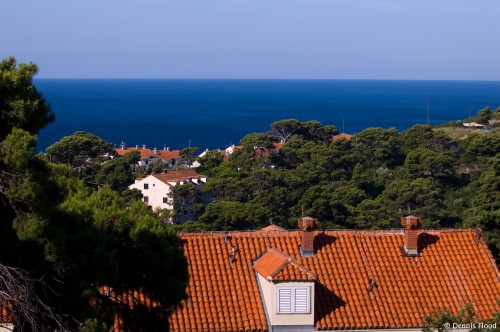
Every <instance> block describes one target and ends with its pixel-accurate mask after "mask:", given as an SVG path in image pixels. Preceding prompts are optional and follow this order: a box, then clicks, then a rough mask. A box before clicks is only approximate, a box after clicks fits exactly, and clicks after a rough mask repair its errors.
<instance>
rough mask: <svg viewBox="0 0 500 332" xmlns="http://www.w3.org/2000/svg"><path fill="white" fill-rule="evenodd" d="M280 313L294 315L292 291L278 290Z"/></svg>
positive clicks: (288, 289)
mask: <svg viewBox="0 0 500 332" xmlns="http://www.w3.org/2000/svg"><path fill="white" fill-rule="evenodd" d="M278 312H279V313H292V289H291V288H278Z"/></svg>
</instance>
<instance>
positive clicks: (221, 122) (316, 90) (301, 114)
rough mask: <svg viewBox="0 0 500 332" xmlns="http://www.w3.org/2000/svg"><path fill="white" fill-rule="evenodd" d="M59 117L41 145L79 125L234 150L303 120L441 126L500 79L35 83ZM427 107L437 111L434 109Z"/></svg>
mask: <svg viewBox="0 0 500 332" xmlns="http://www.w3.org/2000/svg"><path fill="white" fill-rule="evenodd" d="M34 82H35V85H36V86H37V88H38V89H39V90H40V91H41V92H42V93H43V95H44V97H45V98H46V100H47V101H48V103H49V104H50V105H51V107H52V110H53V112H54V113H55V115H56V121H55V122H54V123H52V124H50V125H48V126H47V127H46V128H44V129H42V131H41V132H40V133H39V139H38V148H37V150H38V151H44V150H45V149H46V148H47V147H48V146H49V145H51V144H53V143H55V142H57V141H59V140H60V139H62V138H63V137H64V136H67V135H71V134H72V133H74V132H75V131H85V132H90V133H93V134H95V135H97V136H99V137H101V138H102V139H104V140H106V141H108V142H111V143H113V144H115V145H116V146H117V147H118V146H119V145H120V143H121V142H124V143H125V144H126V145H127V146H136V145H141V146H142V145H146V146H148V147H149V148H154V147H157V148H158V149H161V148H163V147H165V146H166V147H170V148H172V149H182V148H184V147H187V146H197V147H199V148H200V149H202V150H204V149H216V148H225V147H227V146H229V145H231V144H238V143H239V141H240V139H241V138H243V137H244V136H245V135H246V134H249V133H253V132H266V131H268V130H269V129H270V125H271V123H273V122H275V121H278V120H281V119H289V118H296V119H299V120H300V121H308V120H318V121H320V122H321V123H323V124H325V125H335V126H336V127H337V128H338V129H339V130H340V131H341V132H346V133H350V134H353V133H357V132H360V131H362V130H363V129H365V128H368V127H382V128H386V129H387V128H391V127H395V128H396V129H397V130H399V131H402V130H405V129H407V128H410V127H411V126H413V125H415V124H420V123H426V122H427V110H428V114H429V119H430V123H431V124H433V125H437V124H442V123H445V122H448V121H453V120H459V119H465V118H467V117H468V116H470V115H476V114H477V110H478V109H481V108H483V107H485V106H490V107H491V108H492V109H496V108H497V107H498V106H500V81H391V80H387V81H386V80H381V81H377V80H168V79H165V80H158V79H156V80H149V79H130V80H124V79H119V80H114V79H35V81H34ZM427 104H428V108H427Z"/></svg>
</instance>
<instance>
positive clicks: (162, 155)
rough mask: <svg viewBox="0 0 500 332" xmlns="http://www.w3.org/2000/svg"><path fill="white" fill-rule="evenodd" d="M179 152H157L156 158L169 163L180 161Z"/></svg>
mask: <svg viewBox="0 0 500 332" xmlns="http://www.w3.org/2000/svg"><path fill="white" fill-rule="evenodd" d="M180 152H181V151H180V150H168V151H167V150H158V156H159V157H160V158H161V159H163V160H165V161H170V160H172V159H181V156H180V154H179V153H180Z"/></svg>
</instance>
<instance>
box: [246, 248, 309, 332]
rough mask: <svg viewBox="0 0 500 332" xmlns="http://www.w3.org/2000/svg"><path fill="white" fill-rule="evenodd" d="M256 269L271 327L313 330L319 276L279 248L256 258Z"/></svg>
mask: <svg viewBox="0 0 500 332" xmlns="http://www.w3.org/2000/svg"><path fill="white" fill-rule="evenodd" d="M254 269H255V271H256V272H257V273H256V275H257V282H258V285H259V289H260V293H261V296H262V302H263V304H264V308H265V310H266V317H267V319H268V324H269V325H270V326H271V327H272V330H274V331H276V330H279V331H295V330H298V329H314V280H315V279H316V275H315V274H314V273H312V272H311V271H309V270H307V269H306V268H304V267H302V266H301V265H299V264H298V263H297V261H296V260H295V259H293V258H292V257H290V256H288V255H287V254H285V253H283V252H281V251H279V250H278V249H276V248H269V249H267V250H266V251H265V252H264V253H263V254H262V255H261V256H260V257H259V258H257V259H256V260H255V262H254ZM285 270H286V273H283V271H285ZM285 275H286V277H285Z"/></svg>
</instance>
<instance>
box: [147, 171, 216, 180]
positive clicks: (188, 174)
mask: <svg viewBox="0 0 500 332" xmlns="http://www.w3.org/2000/svg"><path fill="white" fill-rule="evenodd" d="M152 176H154V177H155V178H157V179H158V180H160V181H162V182H164V183H168V182H178V181H186V180H189V179H198V178H206V177H207V176H206V175H202V174H198V173H197V172H196V171H193V170H191V169H179V170H175V171H168V172H164V173H158V174H152Z"/></svg>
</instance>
